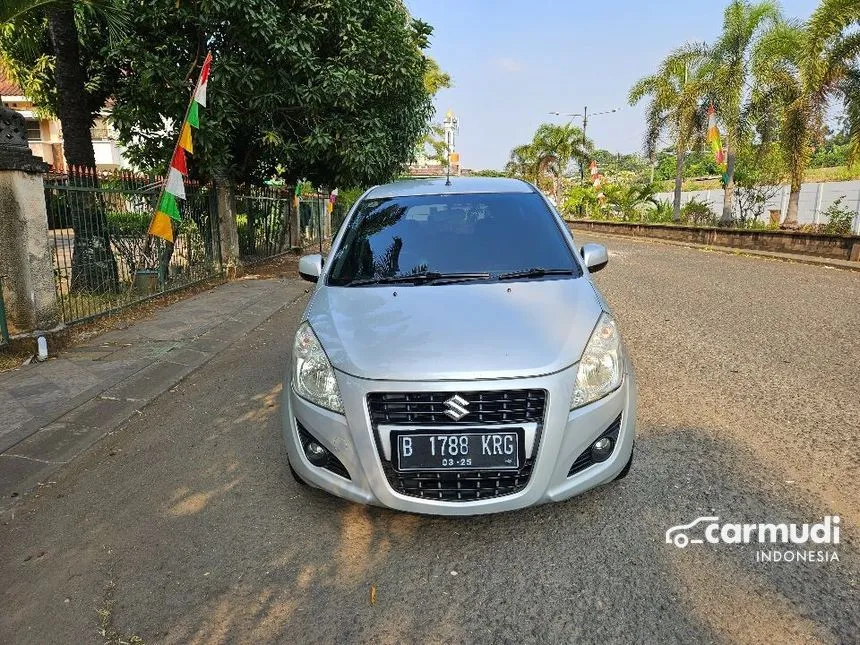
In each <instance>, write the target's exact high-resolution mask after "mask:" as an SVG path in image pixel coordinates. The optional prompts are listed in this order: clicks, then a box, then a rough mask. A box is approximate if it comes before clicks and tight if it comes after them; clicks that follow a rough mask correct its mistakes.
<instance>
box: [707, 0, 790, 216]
mask: <svg viewBox="0 0 860 645" xmlns="http://www.w3.org/2000/svg"><path fill="white" fill-rule="evenodd" d="M779 19H780V10H779V5H778V4H777V3H776V2H775V1H774V0H763V1H761V2H755V3H752V2H747V1H746V0H733V1H732V2H731V3H730V4H729V5H728V6H727V7H726V9H725V12H724V13H723V30H722V33H721V34H720V36H719V38H718V39H717V41H716V42H715V43H714V45H713V47H712V48H711V60H710V61H709V62H708V64H707V66H706V70H704V71H705V73H706V76H707V81H708V85H709V90H710V91H709V94H710V98H711V100H712V101H713V103H714V105H715V106H716V109H717V115H718V117H719V118H720V120H721V121H722V123H723V125H724V126H725V132H726V135H725V145H726V173H725V179H726V181H725V196H724V199H723V212H722V215H721V216H720V224H721V225H723V226H726V225H728V224H730V223H731V221H732V212H733V202H734V191H735V181H734V176H735V164H736V161H737V150H738V148H739V146H740V145H741V141H742V138H743V137H744V136H746V135H747V133H748V132H749V124H748V122H747V121H746V120H745V119H744V116H745V114H746V111H745V104H746V101H747V99H748V98H749V91H748V89H747V88H748V86H749V84H750V80H751V71H750V66H751V62H750V60H751V52H752V49H753V46H754V45H755V42H756V40H757V39H758V37H759V35H760V34H761V33H762V32H763V31H765V30H766V29H767V28H768V27H769V26H770V25H772V24H773V23H775V22H777V21H778V20H779Z"/></svg>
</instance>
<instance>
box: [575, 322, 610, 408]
mask: <svg viewBox="0 0 860 645" xmlns="http://www.w3.org/2000/svg"><path fill="white" fill-rule="evenodd" d="M622 370H623V367H622V361H621V337H620V336H619V335H618V329H617V328H616V326H615V321H614V320H613V319H612V316H610V315H609V314H606V313H604V314H601V316H600V319H599V320H598V321H597V327H595V328H594V331H593V332H592V334H591V338H589V339H588V344H587V345H586V346H585V351H584V352H583V353H582V359H581V360H580V361H579V367H578V368H577V370H576V384H575V385H574V388H573V394H572V395H571V397H570V408H571V409H573V408H578V407H580V406H583V405H585V404H586V403H591V402H592V401H596V400H597V399H600V398H603V397H604V396H606V395H607V394H609V393H610V392H612V391H613V390H615V389H616V388H617V387H618V386H619V385H621V376H622Z"/></svg>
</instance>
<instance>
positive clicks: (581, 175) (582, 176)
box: [579, 105, 615, 186]
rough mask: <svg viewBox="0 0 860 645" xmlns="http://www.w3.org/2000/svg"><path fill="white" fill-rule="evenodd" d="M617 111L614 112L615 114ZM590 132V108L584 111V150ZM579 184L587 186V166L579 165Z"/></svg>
mask: <svg viewBox="0 0 860 645" xmlns="http://www.w3.org/2000/svg"><path fill="white" fill-rule="evenodd" d="M614 111H615V110H613V112H614ZM587 130H588V106H587V105H586V106H585V109H584V110H583V111H582V148H583V150H584V149H585V142H586V141H588V137H587V136H586V132H587ZM579 183H580V184H581V185H583V186H584V185H585V164H583V163H580V164H579Z"/></svg>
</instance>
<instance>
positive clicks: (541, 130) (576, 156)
mask: <svg viewBox="0 0 860 645" xmlns="http://www.w3.org/2000/svg"><path fill="white" fill-rule="evenodd" d="M593 150H594V143H593V142H592V141H591V140H590V139H588V138H587V137H586V136H585V133H584V132H583V131H582V130H581V129H580V128H578V127H576V126H574V125H571V124H570V123H568V124H565V125H556V124H552V123H543V124H541V125H540V126H539V127H538V129H537V131H535V134H534V137H533V138H532V140H531V141H530V142H529V143H526V144H523V145H519V146H517V147H515V148H514V149H513V150H511V154H510V158H509V159H508V163H507V164H506V165H505V171H506V172H507V173H508V174H509V175H511V176H514V177H520V178H522V179H525V180H526V181H530V182H532V183H534V184H537V185H538V186H540V184H541V179H542V178H543V177H546V176H549V177H551V178H552V182H551V183H552V192H553V194H554V196H555V199H556V203H557V204H560V203H561V197H562V183H563V182H562V180H563V178H564V177H565V176H567V175H569V173H570V172H571V169H572V167H573V166H574V164H575V165H576V167H577V168H579V169H584V168H585V165H586V164H587V163H588V159H589V156H590V155H591V152H592V151H593Z"/></svg>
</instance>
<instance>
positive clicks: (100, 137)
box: [0, 73, 129, 171]
mask: <svg viewBox="0 0 860 645" xmlns="http://www.w3.org/2000/svg"><path fill="white" fill-rule="evenodd" d="M0 101H2V103H3V106H4V107H8V108H11V109H13V110H15V111H16V112H18V113H20V114H21V115H23V117H24V119H25V121H26V123H27V140H28V141H29V144H30V150H32V151H33V154H34V155H36V156H37V157H40V158H41V159H42V160H43V161H44V162H45V163H47V164H48V165H49V166H51V168H52V169H53V170H55V171H63V170H65V168H66V160H65V157H64V156H63V130H62V128H61V127H60V121H59V119H55V118H53V117H50V116H44V115H41V114H39V112H38V110H37V109H36V107H35V106H34V105H33V101H32V100H31V99H30V98H29V97H27V96H24V93H23V91H22V90H21V88H20V87H18V86H17V85H16V84H15V83H14V82H12V81H11V80H9V79H8V78H6V76H4V75H3V74H2V73H0ZM108 114H109V112H108V111H107V110H103V111H102V113H101V114H100V115H99V116H98V117H97V118H96V120H95V123H94V124H93V127H92V131H91V132H92V137H93V152H94V153H95V157H96V167H97V168H98V169H99V170H114V169H116V168H128V167H129V164H128V162H127V161H126V160H125V159H124V158H123V155H122V147H121V146H120V145H119V143H118V142H117V137H116V133H115V132H114V130H113V128H112V127H111V126H110V124H109V123H108V119H107V117H108Z"/></svg>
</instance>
